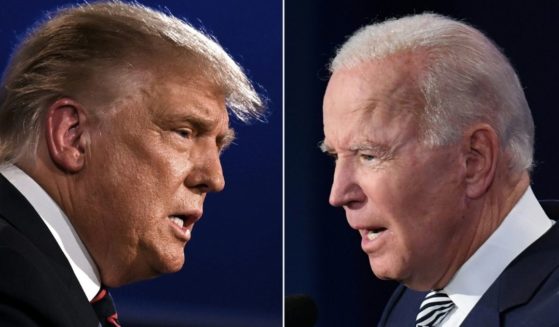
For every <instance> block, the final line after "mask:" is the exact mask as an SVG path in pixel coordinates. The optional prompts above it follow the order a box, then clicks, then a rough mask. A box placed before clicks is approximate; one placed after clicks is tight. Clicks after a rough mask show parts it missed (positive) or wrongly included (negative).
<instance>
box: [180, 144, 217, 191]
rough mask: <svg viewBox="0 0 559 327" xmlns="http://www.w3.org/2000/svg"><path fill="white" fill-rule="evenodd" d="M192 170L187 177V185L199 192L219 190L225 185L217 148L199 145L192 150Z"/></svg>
mask: <svg viewBox="0 0 559 327" xmlns="http://www.w3.org/2000/svg"><path fill="white" fill-rule="evenodd" d="M191 158H192V167H193V168H192V171H191V172H190V174H189V175H188V178H187V181H186V183H187V186H188V187H189V188H192V189H196V190H198V192H199V193H209V192H220V191H222V190H223V188H224V187H225V178H224V177H223V169H222V167H221V159H220V157H219V149H218V148H217V146H216V145H215V144H214V145H213V146H200V147H198V149H196V150H194V149H193V152H192V157H191Z"/></svg>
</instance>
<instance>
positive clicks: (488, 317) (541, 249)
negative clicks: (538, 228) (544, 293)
mask: <svg viewBox="0 0 559 327" xmlns="http://www.w3.org/2000/svg"><path fill="white" fill-rule="evenodd" d="M558 239H559V224H557V223H556V224H555V225H554V226H553V227H551V229H550V230H549V231H548V232H547V233H545V234H544V235H543V236H542V237H541V238H540V239H538V240H537V241H536V242H534V243H533V244H532V245H531V246H529V247H528V248H527V249H526V250H525V251H524V252H522V254H520V255H519V256H518V257H517V258H516V259H515V260H514V261H513V262H511V263H510V265H509V266H508V267H507V269H505V271H504V272H503V273H502V274H501V276H500V277H499V278H498V279H497V280H496V281H495V282H494V283H493V285H491V287H490V288H489V289H488V290H487V292H485V294H484V295H483V296H482V298H481V299H480V301H479V302H478V303H477V305H476V306H475V307H474V309H473V310H472V311H471V312H470V314H469V315H468V317H467V318H466V320H465V321H464V324H463V326H499V325H500V322H499V321H500V319H501V318H502V315H503V314H506V312H507V311H509V310H512V309H514V308H515V307H518V306H521V305H523V304H525V303H527V302H528V301H529V300H530V299H531V298H532V297H533V295H534V294H535V293H536V292H537V290H538V289H539V286H540V285H541V284H542V283H543V282H544V281H545V280H546V278H547V277H548V276H549V275H550V274H551V273H552V272H553V270H554V269H555V268H557V267H558V266H559V251H557V249H556V247H557V240H558ZM527 276H529V278H527Z"/></svg>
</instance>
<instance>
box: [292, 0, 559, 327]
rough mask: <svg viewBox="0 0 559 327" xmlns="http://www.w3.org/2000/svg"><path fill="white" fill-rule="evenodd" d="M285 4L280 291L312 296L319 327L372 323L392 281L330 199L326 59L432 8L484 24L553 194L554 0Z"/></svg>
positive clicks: (558, 67) (537, 185) (542, 188)
mask: <svg viewBox="0 0 559 327" xmlns="http://www.w3.org/2000/svg"><path fill="white" fill-rule="evenodd" d="M285 10H286V14H285V15H286V22H285V24H286V30H285V33H286V36H285V67H286V68H285V90H286V97H285V123H286V127H285V130H286V135H285V142H286V144H285V149H286V153H285V156H286V157H285V160H286V161H285V203H286V209H285V210H286V211H285V217H286V219H285V233H286V240H285V243H286V253H287V256H286V259H285V265H286V266H285V283H286V290H285V292H286V295H290V294H297V293H307V294H310V295H311V296H312V297H314V299H315V300H316V302H317V304H318V307H319V321H318V323H317V326H318V327H325V326H374V325H375V324H376V322H377V321H378V319H379V318H380V314H381V312H382V309H383V307H384V305H385V303H386V301H387V299H388V297H389V295H390V293H391V291H392V289H393V288H394V287H395V285H396V284H395V283H394V282H385V281H379V280H378V279H376V278H375V277H374V276H373V274H372V272H371V270H370V267H369V263H368V260H367V257H366V255H365V254H363V253H362V251H361V248H360V237H359V235H358V234H357V232H355V231H353V230H351V229H350V228H349V227H348V225H347V222H346V219H345V216H344V213H343V210H342V209H338V208H331V207H329V206H328V203H327V202H328V194H329V190H330V183H331V181H332V172H333V165H332V163H331V159H330V158H327V157H326V156H324V155H322V154H321V153H320V151H319V150H318V147H317V144H318V142H319V141H320V140H322V138H323V133H322V113H321V108H322V95H323V92H324V89H325V87H326V82H327V80H328V72H327V68H326V67H327V64H328V62H329V60H330V58H331V57H333V55H334V53H335V49H336V48H337V47H339V46H340V45H341V44H342V43H343V42H344V41H345V40H346V39H347V37H348V36H349V35H351V34H352V33H353V32H354V31H355V30H356V29H357V28H359V27H361V26H363V25H366V24H369V23H371V22H374V21H380V20H384V19H385V18H386V17H395V16H402V15H406V14H412V13H421V12H424V11H433V12H437V13H441V14H446V15H450V16H452V17H454V18H458V19H463V20H465V21H466V22H469V23H471V24H473V25H474V26H476V27H477V28H479V29H481V30H482V31H484V32H485V33H486V34H487V35H488V36H489V37H490V38H491V39H493V40H494V41H495V42H496V43H497V44H498V45H499V46H500V47H501V48H503V49H504V52H505V54H506V55H507V56H508V57H509V58H510V59H511V61H512V64H513V66H514V67H515V68H516V70H517V72H518V75H519V76H520V80H521V82H522V84H523V86H524V88H525V91H526V95H527V97H528V101H529V103H530V106H531V109H532V112H533V116H534V120H535V124H536V154H535V158H536V162H537V166H536V168H535V170H534V173H533V189H534V192H535V193H536V196H538V197H539V198H540V199H544V198H555V199H557V198H559V187H558V186H559V183H558V182H559V174H558V173H557V167H558V166H559V157H558V155H557V145H556V144H557V143H558V140H559V132H558V131H557V127H556V126H555V124H556V122H557V118H558V116H559V113H558V112H557V100H556V99H557V94H558V91H557V87H558V86H559V85H558V84H559V83H558V82H557V78H558V76H559V64H558V62H557V58H559V48H558V47H559V36H558V35H559V2H557V1H530V2H529V1H509V2H504V1H477V0H476V1H456V0H439V1H434V0H423V1H399V0H391V1H371V0H368V1H364V0H352V1H339V0H330V1H329V0H300V1H295V0H287V1H286V5H285Z"/></svg>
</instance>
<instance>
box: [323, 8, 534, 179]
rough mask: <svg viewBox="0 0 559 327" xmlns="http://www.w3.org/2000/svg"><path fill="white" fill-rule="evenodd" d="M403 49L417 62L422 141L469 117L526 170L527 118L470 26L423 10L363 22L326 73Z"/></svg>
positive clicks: (439, 138) (516, 92) (446, 140)
mask: <svg viewBox="0 0 559 327" xmlns="http://www.w3.org/2000/svg"><path fill="white" fill-rule="evenodd" d="M405 53H409V54H411V55H414V56H417V58H418V59H419V60H420V61H421V64H420V67H421V68H420V69H419V71H418V74H419V75H418V76H417V77H418V87H419V89H420V90H421V92H422V94H423V96H424V99H425V107H424V108H423V112H422V115H421V125H422V127H423V132H424V134H423V141H424V142H425V143H426V144H428V145H432V146H437V145H444V144H450V143H452V142H454V141H456V140H458V138H459V137H460V135H461V134H462V133H463V131H464V129H465V128H466V127H468V126H471V125H472V124H473V123H476V122H486V123H488V124H490V125H491V126H492V127H493V128H494V129H495V130H496V133H497V135H498V137H499V141H500V143H501V146H502V147H503V148H504V149H505V151H506V152H507V153H508V154H509V155H510V164H509V166H510V167H511V168H512V169H519V170H523V169H528V170H529V169H531V167H532V160H533V151H534V150H533V142H534V123H533V120H532V116H531V113H530V108H529V106H528V103H527V101H526V97H525V95H524V91H523V89H522V86H521V84H520V81H519V79H518V76H517V75H516V73H515V71H514V69H513V68H512V66H511V64H510V62H509V61H508V59H507V58H506V57H505V56H504V55H503V53H501V51H500V50H499V49H498V48H497V46H496V45H495V44H494V43H493V42H492V41H491V40H489V39H488V38H487V37H486V36H485V35H483V33H481V32H480V31H478V30H477V29H475V28H473V27H471V26H469V25H467V24H465V23H462V22H459V21H456V20H453V19H451V18H448V17H445V16H441V15H437V14H431V13H425V14H420V15H413V16H406V17H403V18H400V19H390V20H387V21H384V22H381V23H378V24H372V25H369V26H365V27H363V28H361V29H360V30H358V31H357V32H356V33H355V34H353V35H352V36H351V37H350V38H349V39H348V41H347V42H346V43H345V44H343V46H342V47H341V48H340V49H339V50H338V52H337V55H336V56H335V58H334V59H333V60H332V62H331V65H330V71H331V73H334V72H335V71H337V70H340V69H350V68H352V67H355V66H357V65H359V64H361V63H365V62H369V61H371V60H382V59H386V58H388V57H390V56H392V55H397V54H405Z"/></svg>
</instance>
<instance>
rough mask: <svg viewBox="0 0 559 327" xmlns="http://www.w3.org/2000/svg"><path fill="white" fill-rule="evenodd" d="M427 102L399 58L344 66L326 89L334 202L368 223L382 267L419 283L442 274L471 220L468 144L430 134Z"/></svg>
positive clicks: (364, 242)
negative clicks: (463, 153)
mask: <svg viewBox="0 0 559 327" xmlns="http://www.w3.org/2000/svg"><path fill="white" fill-rule="evenodd" d="M423 105H424V103H423V98H422V96H421V92H420V91H419V89H418V88H417V86H416V82H415V81H414V70H413V66H412V65H410V64H409V63H408V61H406V60H405V58H398V57H396V58H390V59H385V60H382V61H376V62H368V63H363V64H360V65H358V66H356V67H355V68H352V69H342V70H338V71H336V72H335V73H333V75H332V77H331V79H330V81H329V83H328V87H327V90H326V94H325V97H324V135H325V140H324V144H323V148H324V149H323V150H324V151H326V152H328V153H330V154H331V155H332V156H334V157H335V160H336V168H335V173H334V181H333V184H332V190H331V194H330V203H331V204H332V205H334V206H339V207H343V208H344V210H345V213H346V217H347V220H348V223H349V225H350V226H351V227H352V228H354V229H356V230H357V231H359V233H360V235H361V247H362V249H363V251H364V252H365V253H366V254H367V255H368V257H369V262H370V264H371V268H372V270H373V272H374V273H375V275H377V276H378V277H380V278H383V279H394V280H399V281H402V282H403V283H405V284H407V285H408V286H409V287H412V288H416V289H422V288H424V289H429V288H431V287H432V286H433V285H435V284H436V282H437V281H438V280H439V279H440V278H442V276H443V275H444V273H445V271H446V269H448V267H449V266H450V265H451V263H452V261H453V260H455V255H456V254H457V249H459V248H461V247H464V243H463V242H464V240H462V239H461V232H460V231H461V229H463V228H466V227H465V226H466V225H467V223H466V222H465V220H464V217H463V216H462V214H461V213H462V212H463V208H464V206H465V197H464V183H463V176H464V168H463V167H462V166H461V165H460V161H459V160H458V159H459V156H460V151H459V146H456V145H449V146H440V147H431V146H427V145H425V144H424V143H423V142H422V138H421V137H422V130H421V128H420V127H421V126H420V123H419V121H420V114H421V109H422V106H423ZM466 246H467V245H466Z"/></svg>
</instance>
